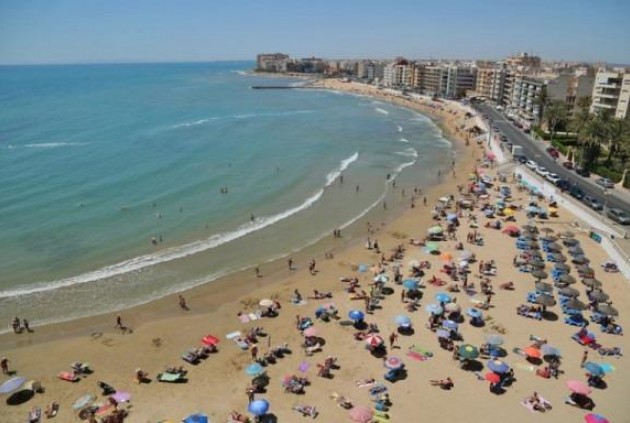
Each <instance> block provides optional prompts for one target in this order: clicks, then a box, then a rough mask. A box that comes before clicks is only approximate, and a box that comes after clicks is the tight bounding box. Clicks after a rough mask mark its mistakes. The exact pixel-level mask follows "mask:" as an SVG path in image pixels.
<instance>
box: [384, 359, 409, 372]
mask: <svg viewBox="0 0 630 423" xmlns="http://www.w3.org/2000/svg"><path fill="white" fill-rule="evenodd" d="M384 364H385V367H387V368H388V369H390V370H397V369H401V368H402V367H403V366H404V364H403V362H402V360H401V359H400V358H398V357H395V356H393V355H392V356H389V357H387V359H386V360H385V363H384Z"/></svg>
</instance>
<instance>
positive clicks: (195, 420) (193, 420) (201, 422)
mask: <svg viewBox="0 0 630 423" xmlns="http://www.w3.org/2000/svg"><path fill="white" fill-rule="evenodd" d="M182 422H183V423H209V422H210V420H208V416H206V415H205V414H201V413H197V414H191V415H190V416H188V417H186V418H185V419H184V420H182Z"/></svg>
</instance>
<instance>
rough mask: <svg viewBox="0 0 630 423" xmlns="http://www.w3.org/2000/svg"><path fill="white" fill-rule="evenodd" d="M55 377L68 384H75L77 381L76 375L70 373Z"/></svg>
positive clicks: (62, 373)
mask: <svg viewBox="0 0 630 423" xmlns="http://www.w3.org/2000/svg"><path fill="white" fill-rule="evenodd" d="M57 377H58V378H59V379H61V380H65V381H68V382H75V381H77V380H78V379H79V378H78V377H77V375H75V374H74V373H72V372H61V373H59V374H58V375H57Z"/></svg>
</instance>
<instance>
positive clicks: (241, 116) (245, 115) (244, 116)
mask: <svg viewBox="0 0 630 423" xmlns="http://www.w3.org/2000/svg"><path fill="white" fill-rule="evenodd" d="M312 111H313V110H290V111H286V112H273V113H243V114H239V115H229V116H210V117H207V118H203V119H198V120H193V121H190V122H183V123H178V124H176V125H172V126H171V127H170V128H169V129H180V128H188V127H191V126H197V125H203V124H204V123H208V122H211V121H216V120H229V119H254V118H259V117H274V116H291V115H299V114H304V113H311V112H312Z"/></svg>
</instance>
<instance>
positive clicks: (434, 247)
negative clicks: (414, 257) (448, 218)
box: [424, 242, 440, 253]
mask: <svg viewBox="0 0 630 423" xmlns="http://www.w3.org/2000/svg"><path fill="white" fill-rule="evenodd" d="M424 250H425V251H426V252H427V253H434V252H436V251H439V250H440V246H439V245H438V244H437V242H427V243H426V245H425V246H424Z"/></svg>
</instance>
